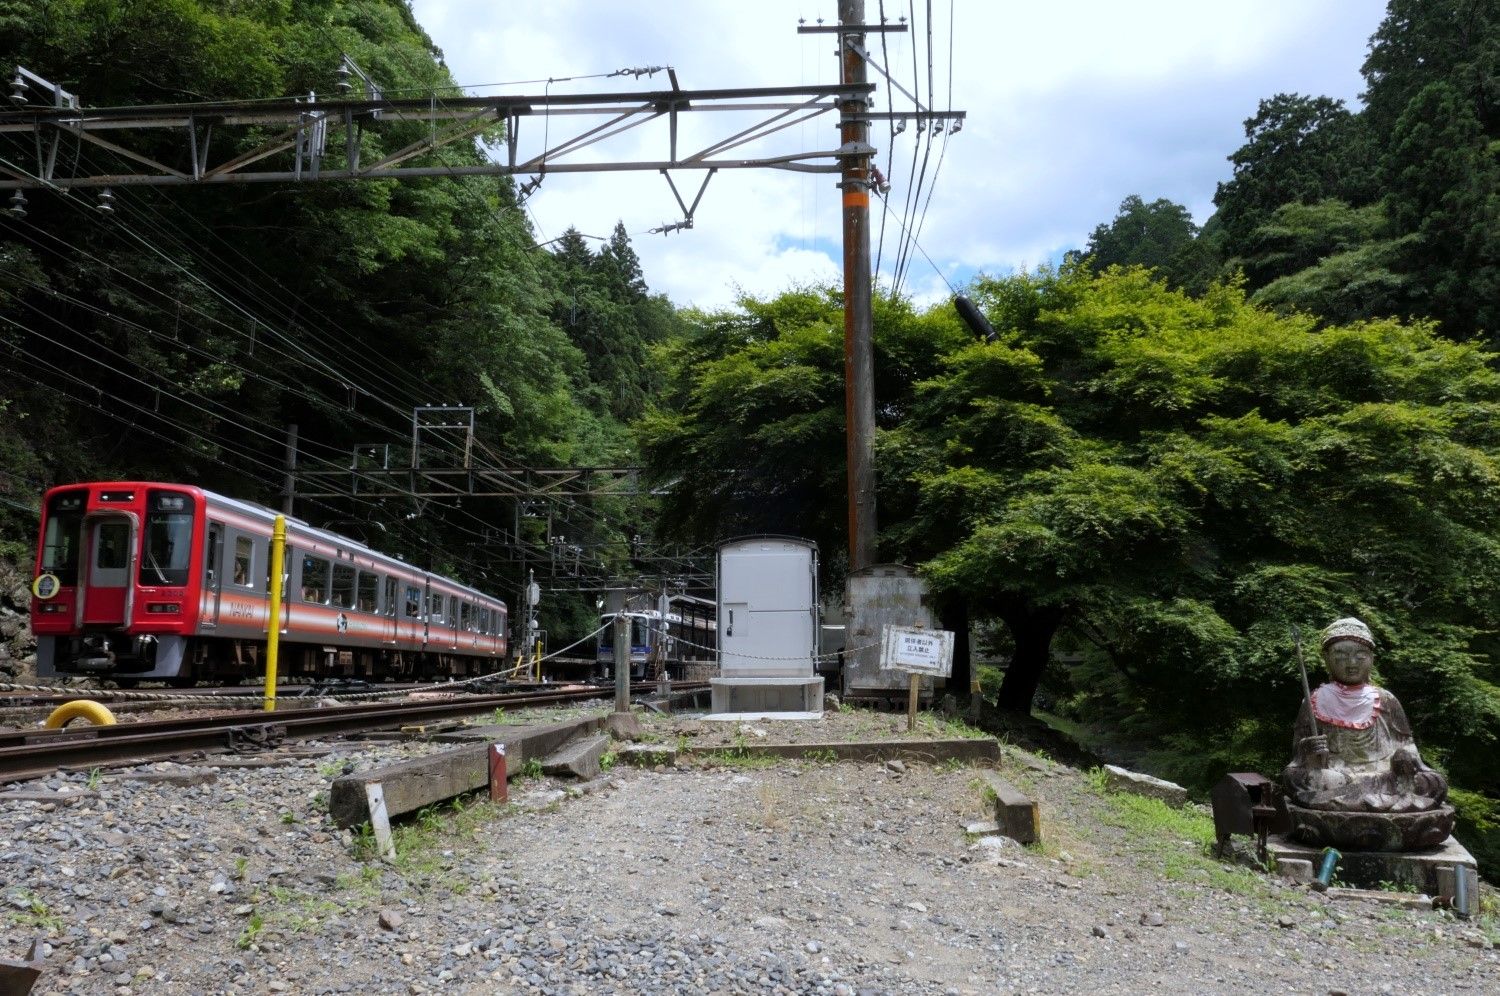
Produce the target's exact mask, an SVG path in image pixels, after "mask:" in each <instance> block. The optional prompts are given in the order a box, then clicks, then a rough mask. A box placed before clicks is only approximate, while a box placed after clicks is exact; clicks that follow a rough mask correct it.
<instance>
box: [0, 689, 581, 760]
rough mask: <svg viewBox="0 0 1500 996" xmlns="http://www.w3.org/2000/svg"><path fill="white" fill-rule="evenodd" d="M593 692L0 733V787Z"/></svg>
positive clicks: (467, 698)
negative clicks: (66, 772) (60, 773)
mask: <svg viewBox="0 0 1500 996" xmlns="http://www.w3.org/2000/svg"><path fill="white" fill-rule="evenodd" d="M603 697H604V696H603V694H602V693H601V692H600V690H599V689H597V688H594V687H579V686H569V687H563V688H560V689H558V690H556V691H548V692H521V693H514V694H508V695H488V696H464V697H462V698H458V699H445V700H441V701H432V702H417V703H401V704H399V705H394V706H393V705H390V704H388V703H387V704H381V705H375V706H370V705H355V706H343V707H335V708H329V709H317V708H308V709H298V710H293V711H290V712H277V713H269V714H268V713H265V712H239V713H231V714H227V715H223V716H211V717H196V718H192V719H180V720H161V721H157V722H150V723H126V724H120V725H116V726H90V727H85V728H82V729H79V728H77V727H74V728H71V729H63V730H26V731H17V732H14V733H5V734H0V783H5V782H14V781H28V780H31V779H35V778H41V777H45V776H47V775H50V774H52V773H53V772H55V771H56V770H57V769H58V768H60V767H70V768H88V767H94V766H98V765H102V764H109V763H113V762H119V761H129V760H135V759H139V760H141V761H148V760H159V759H161V758H164V757H171V756H173V755H176V754H184V753H191V752H197V751H223V750H236V749H243V748H246V747H248V748H252V749H253V748H254V747H257V746H268V745H271V744H274V743H278V742H280V741H282V740H297V739H316V738H319V737H327V736H337V735H342V734H349V733H361V732H367V731H370V730H380V729H387V728H390V727H393V726H400V725H402V724H405V723H412V722H422V721H429V720H436V719H449V718H452V717H455V716H465V715H472V714H474V713H481V712H489V711H492V710H496V709H501V710H508V709H518V708H525V707H527V706H539V705H552V704H556V703H560V702H578V701H586V700H588V699H601V698H603Z"/></svg>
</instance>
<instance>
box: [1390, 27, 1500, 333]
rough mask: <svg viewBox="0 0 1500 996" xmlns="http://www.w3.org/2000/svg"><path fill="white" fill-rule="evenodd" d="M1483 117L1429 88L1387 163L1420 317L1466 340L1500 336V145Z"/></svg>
mask: <svg viewBox="0 0 1500 996" xmlns="http://www.w3.org/2000/svg"><path fill="white" fill-rule="evenodd" d="M1497 28H1500V23H1497ZM1480 111H1481V109H1480V108H1478V107H1476V106H1475V104H1474V103H1473V102H1472V101H1470V100H1468V99H1465V97H1464V96H1463V94H1462V93H1461V92H1460V91H1459V90H1458V89H1457V88H1456V87H1454V86H1453V85H1452V84H1450V83H1448V82H1442V81H1440V82H1435V83H1430V84H1428V85H1427V86H1425V87H1423V88H1422V89H1421V90H1419V91H1418V92H1417V94H1416V95H1415V96H1414V97H1412V99H1411V100H1410V101H1409V102H1408V104H1407V106H1406V109H1405V110H1403V111H1402V112H1401V115H1400V117H1399V118H1397V120H1396V126H1395V128H1394V130H1393V131H1392V136H1391V137H1392V147H1391V151H1390V154H1389V156H1388V158H1387V160H1386V174H1387V176H1388V183H1389V189H1390V194H1389V196H1388V198H1387V203H1388V205H1389V208H1388V209H1389V212H1390V216H1391V226H1392V229H1393V230H1394V232H1396V233H1397V234H1400V235H1410V236H1412V239H1411V245H1410V250H1411V251H1410V254H1409V258H1408V262H1407V266H1406V268H1407V269H1408V270H1409V271H1410V272H1411V274H1412V276H1413V278H1414V281H1415V284H1416V286H1417V287H1418V288H1420V294H1421V300H1420V302H1419V305H1418V306H1419V308H1420V311H1421V313H1423V314H1427V315H1431V316H1432V317H1434V318H1437V319H1438V320H1439V321H1441V322H1442V323H1443V326H1444V328H1445V329H1446V330H1447V331H1448V332H1449V334H1451V335H1455V336H1460V337H1464V336H1470V335H1474V334H1475V333H1477V332H1479V331H1480V330H1481V329H1488V330H1492V331H1493V330H1500V138H1495V137H1494V136H1492V135H1487V134H1486V133H1485V131H1484V127H1483V125H1482V124H1481V122H1480V117H1479V115H1480ZM1497 134H1500V132H1497Z"/></svg>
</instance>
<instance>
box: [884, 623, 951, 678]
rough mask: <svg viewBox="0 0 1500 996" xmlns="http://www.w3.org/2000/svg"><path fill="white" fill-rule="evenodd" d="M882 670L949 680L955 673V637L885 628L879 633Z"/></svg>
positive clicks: (948, 633) (939, 632) (946, 633)
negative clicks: (906, 672)
mask: <svg viewBox="0 0 1500 996" xmlns="http://www.w3.org/2000/svg"><path fill="white" fill-rule="evenodd" d="M880 637H881V639H880V666H881V668H883V669H885V670H893V669H894V670H897V671H909V672H911V673H912V674H930V675H933V676H934V677H938V678H946V677H948V676H949V675H951V674H952V673H953V633H952V631H950V630H946V629H908V628H907V627H905V626H884V627H882V628H881V632H880Z"/></svg>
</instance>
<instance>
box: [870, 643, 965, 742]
mask: <svg viewBox="0 0 1500 996" xmlns="http://www.w3.org/2000/svg"><path fill="white" fill-rule="evenodd" d="M880 637H881V639H880V666H881V668H882V669H883V670H887V671H890V670H895V671H905V672H907V676H908V679H909V682H910V684H909V685H908V686H907V699H906V729H907V732H910V731H912V730H915V729H916V728H917V696H918V693H919V691H920V689H921V681H922V676H923V675H932V676H933V677H934V678H946V677H948V676H949V675H951V674H952V673H953V633H952V632H951V631H950V630H946V629H923V628H922V627H920V626H915V627H906V626H885V627H882V629H881V633H880Z"/></svg>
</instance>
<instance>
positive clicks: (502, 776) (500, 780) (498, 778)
mask: <svg viewBox="0 0 1500 996" xmlns="http://www.w3.org/2000/svg"><path fill="white" fill-rule="evenodd" d="M509 801H510V786H509V785H508V784H507V782H506V773H505V745H504V744H491V745H490V802H509Z"/></svg>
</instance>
